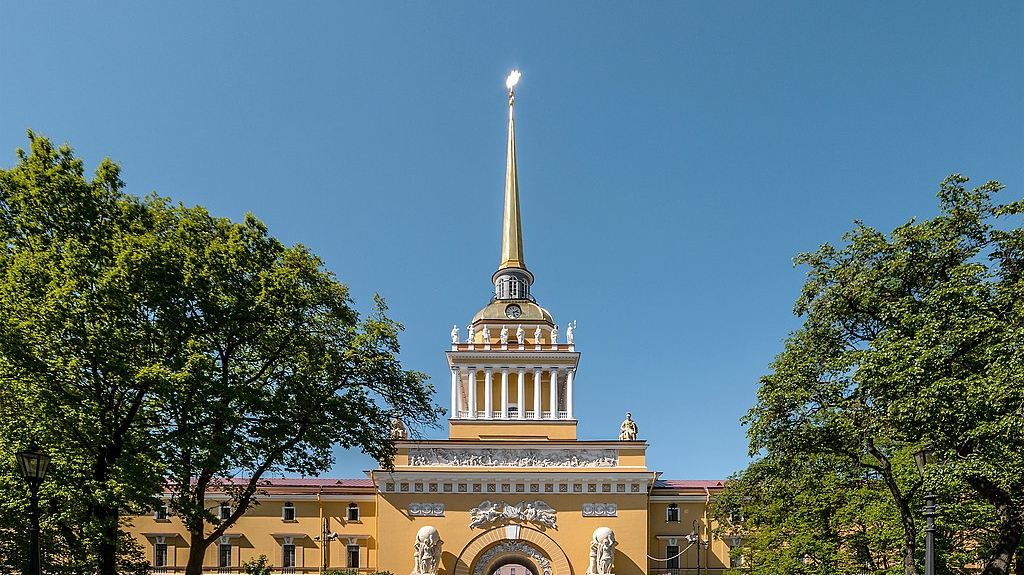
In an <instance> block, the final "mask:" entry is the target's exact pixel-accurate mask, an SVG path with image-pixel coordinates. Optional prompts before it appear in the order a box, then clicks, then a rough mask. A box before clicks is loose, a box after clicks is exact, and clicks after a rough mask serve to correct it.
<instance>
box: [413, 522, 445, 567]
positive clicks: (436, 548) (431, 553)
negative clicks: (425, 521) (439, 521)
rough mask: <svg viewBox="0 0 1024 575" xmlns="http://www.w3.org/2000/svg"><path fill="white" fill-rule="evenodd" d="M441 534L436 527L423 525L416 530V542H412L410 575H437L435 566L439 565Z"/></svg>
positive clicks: (442, 542)
mask: <svg viewBox="0 0 1024 575" xmlns="http://www.w3.org/2000/svg"><path fill="white" fill-rule="evenodd" d="M443 544H444V541H441V535H440V534H439V533H438V532H437V529H435V528H434V527H432V526H430V525H425V526H423V527H421V528H420V530H419V531H417V532H416V542H415V543H414V544H413V549H415V553H414V554H413V570H412V575H437V568H438V567H439V566H440V565H441V545H443Z"/></svg>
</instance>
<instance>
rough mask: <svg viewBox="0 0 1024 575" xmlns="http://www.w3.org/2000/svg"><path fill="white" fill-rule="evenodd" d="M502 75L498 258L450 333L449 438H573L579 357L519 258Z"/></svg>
mask: <svg viewBox="0 0 1024 575" xmlns="http://www.w3.org/2000/svg"><path fill="white" fill-rule="evenodd" d="M518 79H519V76H518V72H513V73H512V75H510V76H509V80H508V82H507V86H508V89H509V94H508V146H507V156H506V161H505V203H504V215H503V218H502V226H501V260H500V263H499V264H498V270H497V271H496V272H494V274H493V275H492V276H491V281H492V282H493V284H494V296H493V297H492V298H491V301H490V302H489V303H488V304H487V305H486V306H485V307H484V308H483V309H482V310H480V311H479V312H477V314H476V315H475V316H473V319H472V321H471V322H470V324H469V325H468V326H467V327H466V339H465V340H461V339H460V338H459V335H460V334H459V331H460V330H459V329H458V328H457V327H456V328H454V329H453V330H452V335H453V337H452V347H451V350H450V351H448V352H447V353H446V356H447V359H448V366H449V368H450V369H451V377H452V380H451V411H450V419H449V433H450V438H451V439H481V440H488V439H491V440H500V439H531V438H532V439H575V438H576V420H575V418H574V414H573V379H574V377H575V373H576V366H577V364H578V363H579V357H580V354H579V353H578V352H576V350H575V345H574V343H573V341H572V337H573V336H572V334H571V328H569V327H568V326H567V330H568V333H566V332H562V334H563V336H564V335H568V337H569V339H568V340H567V341H566V342H565V343H559V342H558V337H559V328H558V326H557V325H556V324H555V322H554V319H553V318H552V316H551V314H550V313H548V311H547V310H546V309H544V308H543V307H541V306H540V305H539V304H538V303H537V300H536V299H535V298H534V297H533V295H532V294H531V288H532V286H533V280H534V277H533V274H532V273H531V272H530V271H529V270H528V269H527V267H526V262H525V258H524V255H523V232H522V220H521V212H520V207H519V206H520V201H519V177H518V168H517V165H516V131H515V84H516V81H518Z"/></svg>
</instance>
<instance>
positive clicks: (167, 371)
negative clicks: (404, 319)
mask: <svg viewBox="0 0 1024 575" xmlns="http://www.w3.org/2000/svg"><path fill="white" fill-rule="evenodd" d="M29 139H30V142H31V144H32V145H31V153H30V154H25V153H24V152H22V151H20V150H19V154H18V156H19V163H18V165H17V166H16V167H15V168H13V169H11V170H9V171H4V172H0V233H2V234H3V235H4V239H5V243H4V247H3V248H0V309H2V312H3V313H0V384H2V385H0V399H2V400H3V401H0V457H2V458H3V461H5V462H6V463H7V464H8V465H5V466H4V468H3V472H2V474H0V485H7V484H10V485H20V484H19V483H17V478H16V477H14V476H13V469H14V465H13V453H14V452H15V451H17V447H18V446H20V445H25V444H27V443H28V440H29V439H35V440H36V441H37V442H38V443H39V444H40V445H41V446H43V448H44V449H46V450H48V451H49V452H50V453H52V454H53V455H54V460H53V464H52V473H51V475H52V476H53V480H52V481H48V482H47V483H46V485H45V486H44V489H43V492H42V494H43V497H44V504H46V505H48V506H49V508H50V513H48V514H47V521H48V524H47V530H46V536H47V537H50V538H51V539H52V541H51V543H52V544H51V545H48V548H50V549H61V550H64V552H63V554H61V555H57V556H53V557H51V563H53V564H56V565H58V566H60V567H61V568H65V569H68V570H70V571H72V572H79V573H83V572H96V573H99V574H100V575H114V574H115V573H117V572H129V571H136V570H137V568H136V567H137V566H136V565H135V563H136V562H135V561H133V560H134V559H135V558H137V554H136V553H134V552H133V551H132V549H131V546H130V545H128V544H127V543H126V542H125V540H124V538H123V535H124V532H123V530H122V527H123V522H124V521H125V520H126V519H127V518H129V517H131V516H132V515H135V514H137V513H139V512H140V511H143V510H146V509H152V507H153V506H154V505H155V504H156V502H157V497H158V496H159V495H160V494H161V493H163V492H164V491H165V489H171V490H172V491H173V493H174V497H173V499H172V501H171V506H172V508H173V509H174V510H175V511H176V512H177V513H178V514H179V515H180V516H181V518H182V520H183V522H184V523H185V525H186V526H187V527H188V529H189V530H190V532H191V539H192V541H191V542H192V546H191V550H190V553H191V554H190V557H189V564H188V569H189V571H188V572H189V573H199V572H201V563H202V555H203V551H205V549H206V548H207V547H208V546H209V544H210V543H211V542H212V541H213V540H214V539H216V537H217V536H219V535H220V534H221V533H223V532H224V530H225V529H226V528H227V527H228V526H230V525H231V524H232V523H234V521H235V520H236V519H237V518H238V517H239V516H240V515H241V514H243V513H244V512H245V510H246V509H247V508H248V507H249V506H250V505H253V504H256V503H258V500H257V496H258V494H259V484H260V481H261V478H263V477H265V476H266V475H267V474H269V473H279V472H293V473H302V474H306V475H312V474H316V473H319V472H321V471H323V470H325V469H327V468H328V466H329V465H330V462H331V449H332V448H333V447H334V446H335V445H339V444H340V445H342V446H343V447H346V448H348V447H358V448H360V449H362V450H363V451H365V452H366V453H368V454H370V455H372V456H374V457H375V458H377V459H379V460H380V461H381V462H382V464H384V465H390V462H391V457H392V456H393V454H394V450H395V445H394V440H393V439H392V437H391V432H390V427H389V421H390V417H391V415H392V414H394V415H397V416H399V417H402V418H403V419H405V420H406V421H407V422H409V423H418V424H430V423H433V422H435V421H436V418H437V415H438V413H439V412H440V410H439V409H437V408H436V407H434V406H433V405H432V403H431V400H430V398H431V391H432V390H431V388H430V387H429V386H428V385H425V383H424V380H425V376H423V375H422V374H419V373H416V372H411V371H407V370H404V369H402V367H401V364H400V362H399V360H398V358H397V355H398V353H399V346H398V332H399V331H400V330H401V329H402V326H401V325H400V324H398V323H396V322H393V321H391V320H390V319H388V317H387V316H386V315H385V310H386V306H385V304H384V301H383V300H382V299H381V298H379V297H378V298H376V301H375V303H376V307H375V311H374V313H373V314H372V315H371V316H370V317H369V318H367V319H365V320H360V318H359V315H358V314H357V312H356V311H355V310H354V309H353V308H352V306H351V303H352V302H351V301H350V299H349V296H348V290H347V288H346V287H345V286H344V285H343V284H341V283H340V282H338V280H337V279H336V278H335V276H334V275H333V274H331V273H330V272H328V271H327V270H325V269H324V266H323V264H322V262H321V261H320V260H319V259H318V258H317V257H316V256H314V255H313V254H312V253H310V252H309V250H307V249H306V248H305V247H303V246H301V245H299V246H294V247H285V246H283V245H282V244H281V243H280V242H278V241H277V240H275V239H274V238H272V237H270V235H269V234H268V233H267V229H266V227H265V226H264V225H263V224H262V223H261V222H259V221H258V220H257V219H256V218H255V217H253V216H251V215H247V216H246V218H245V221H244V222H242V223H233V222H231V221H229V220H227V219H222V218H214V217H211V216H210V214H209V213H207V212H206V210H204V209H202V208H198V207H196V208H185V207H183V206H180V205H179V206H175V205H173V204H172V203H171V202H170V201H169V200H167V199H165V198H160V197H158V196H155V195H152V196H149V197H146V198H144V199H140V198H137V197H134V196H131V195H128V194H126V193H124V192H123V191H122V188H123V185H124V184H123V183H122V182H121V180H120V178H119V168H118V166H117V165H116V164H114V163H112V162H110V161H109V160H104V162H103V163H101V164H100V167H99V168H98V169H97V172H96V177H95V179H94V180H92V181H87V180H86V179H85V178H84V176H83V167H82V162H81V161H80V160H78V159H76V158H75V157H74V155H73V153H72V152H71V149H70V148H69V147H68V146H67V145H65V146H62V147H60V148H56V149H55V148H54V147H53V146H52V144H50V142H49V140H47V139H46V138H41V137H37V136H35V135H34V134H32V133H31V132H30V133H29ZM240 475H244V476H246V477H245V478H244V479H241V480H236V479H234V478H235V477H237V476H240ZM213 489H223V490H224V491H226V492H227V493H228V494H229V496H230V497H231V503H232V508H233V512H232V514H231V517H229V518H225V519H221V518H220V517H219V516H216V515H214V514H213V513H211V510H210V509H208V508H207V502H206V493H207V492H208V491H209V490H213ZM23 499H24V497H23V494H22V495H19V494H16V493H15V494H13V495H12V496H11V498H10V500H9V503H10V504H9V505H7V503H8V502H7V501H0V521H2V522H3V523H0V549H8V548H10V549H12V550H13V549H15V548H17V547H18V537H19V535H18V534H19V533H21V532H23V531H24V530H23V529H21V525H20V524H19V523H18V522H19V521H21V519H20V518H19V517H18V516H17V514H16V513H10V511H12V510H16V509H21V508H22V503H23ZM208 530H209V531H211V532H212V533H209V532H208ZM16 567H17V566H16V565H12V566H11V567H10V568H11V570H15V569H16Z"/></svg>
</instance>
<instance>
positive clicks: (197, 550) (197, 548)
mask: <svg viewBox="0 0 1024 575" xmlns="http://www.w3.org/2000/svg"><path fill="white" fill-rule="evenodd" d="M206 548H207V542H206V540H205V538H204V537H202V536H198V537H197V536H196V534H195V533H193V534H192V537H191V538H190V539H189V546H188V563H186V564H185V575H203V559H204V558H205V557H206Z"/></svg>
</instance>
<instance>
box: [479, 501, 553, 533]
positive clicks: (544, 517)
mask: <svg viewBox="0 0 1024 575" xmlns="http://www.w3.org/2000/svg"><path fill="white" fill-rule="evenodd" d="M555 513H556V512H555V509H554V508H553V507H551V506H550V505H548V504H547V503H545V502H543V501H520V502H519V503H517V504H515V505H512V504H510V503H506V502H504V501H483V502H481V503H480V505H479V506H477V507H474V508H472V509H470V510H469V514H470V522H469V528H470V529H473V528H475V527H484V526H486V525H491V524H494V523H502V522H509V521H522V522H524V523H536V524H538V525H543V526H544V527H548V528H550V529H557V528H558V527H556V526H555V522H556V521H557V520H558V518H557V517H555Z"/></svg>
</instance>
